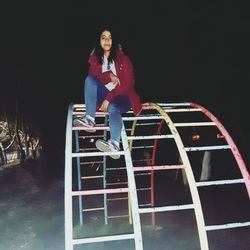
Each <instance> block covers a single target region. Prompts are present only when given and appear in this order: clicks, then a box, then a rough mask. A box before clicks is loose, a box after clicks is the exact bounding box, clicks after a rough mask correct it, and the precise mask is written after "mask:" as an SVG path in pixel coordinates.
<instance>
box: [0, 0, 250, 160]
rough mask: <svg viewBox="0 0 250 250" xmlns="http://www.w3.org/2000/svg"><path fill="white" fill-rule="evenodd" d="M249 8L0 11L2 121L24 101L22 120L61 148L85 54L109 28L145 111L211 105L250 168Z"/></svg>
mask: <svg viewBox="0 0 250 250" xmlns="http://www.w3.org/2000/svg"><path fill="white" fill-rule="evenodd" d="M52 2H53V3H52ZM247 2H248V1H240V0H239V1H231V0H229V1H219V0H217V1H211V0H210V1H184V0H180V1H68V2H67V3H65V4H64V3H63V2H62V1H60V2H59V1H58V2H57V1H56V2H55V1H50V2H45V1H39V2H37V1H30V2H23V1H19V2H17V3H15V4H14V3H13V2H12V3H5V4H1V9H0V12H1V13H0V21H1V29H0V37H1V39H0V45H1V46H0V85H1V89H0V93H1V94H0V97H1V101H0V104H1V112H4V111H7V112H10V113H11V112H12V113H13V112H14V110H15V105H16V101H17V100H18V107H19V111H20V113H21V114H22V115H24V116H26V117H28V118H29V119H30V120H32V122H33V123H34V124H35V125H36V126H37V127H38V128H39V129H40V130H41V133H43V134H44V135H45V134H46V136H45V138H46V139H45V141H46V143H47V144H50V145H53V146H54V147H58V146H59V145H64V139H65V126H66V123H65V122H66V115H67V108H68V105H69V104H70V103H71V102H73V103H82V101H83V100H82V87H83V80H84V78H85V76H86V73H87V67H88V65H87V60H88V55H89V53H90V51H91V50H92V48H93V46H94V44H95V41H96V35H97V31H98V29H99V27H100V25H102V24H111V25H112V26H113V28H114V31H115V32H116V35H117V37H118V40H119V41H120V43H121V44H122V45H123V48H124V50H125V51H126V52H127V53H128V54H129V56H130V57H131V59H132V61H133V63H134V67H135V74H136V89H137V91H138V93H139V95H140V96H141V100H142V102H147V101H153V102H186V101H188V102H189V101H190V102H196V103H198V104H200V105H202V106H204V107H205V108H207V109H208V110H210V111H211V112H212V113H213V114H214V115H215V116H217V118H218V119H219V120H220V121H221V122H222V123H223V125H224V126H225V127H226V129H227V130H228V132H229V133H230V135H231V136H232V138H233V139H234V141H235V142H236V145H237V146H238V147H239V149H240V152H241V153H242V155H243V158H244V160H245V161H246V163H248V162H250V156H249V149H250V146H249V142H250V132H249V130H248V129H249V125H250V121H249V106H250V105H249V104H250V98H249V97H248V91H247V87H248V83H249V80H250V71H249V66H250V63H249V60H250V59H249V58H250V49H249V44H250V36H249V32H250V18H249V9H248V8H247ZM4 5H5V6H4ZM47 131H50V133H49V134H47ZM248 165H249V164H248Z"/></svg>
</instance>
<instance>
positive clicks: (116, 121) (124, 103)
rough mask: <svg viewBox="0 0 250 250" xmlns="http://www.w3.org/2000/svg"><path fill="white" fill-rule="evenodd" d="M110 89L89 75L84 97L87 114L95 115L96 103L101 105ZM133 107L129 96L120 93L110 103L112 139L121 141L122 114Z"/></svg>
mask: <svg viewBox="0 0 250 250" xmlns="http://www.w3.org/2000/svg"><path fill="white" fill-rule="evenodd" d="M108 93H109V90H108V89H107V88H106V87H105V86H104V84H102V83H101V82H100V81H99V80H98V79H97V78H96V77H95V76H93V75H88V76H87V77H86V79H85V84H84V99H85V105H86V115H90V116H91V117H95V112H96V104H99V105H101V104H102V102H103V101H104V99H105V96H106V95H107V94H108ZM130 108H131V105H130V101H129V97H128V96H127V95H119V96H117V97H115V98H114V100H112V101H111V102H110V103H109V106H108V114H109V128H110V140H112V141H113V140H115V141H118V142H120V139H121V129H122V117H121V114H122V113H125V112H127V111H129V110H130Z"/></svg>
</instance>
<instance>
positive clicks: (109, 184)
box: [106, 181, 128, 186]
mask: <svg viewBox="0 0 250 250" xmlns="http://www.w3.org/2000/svg"><path fill="white" fill-rule="evenodd" d="M124 184H128V182H127V181H126V182H112V183H111V182H110V183H106V185H107V186H114V185H124Z"/></svg>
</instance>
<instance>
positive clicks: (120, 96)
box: [74, 28, 142, 159]
mask: <svg viewBox="0 0 250 250" xmlns="http://www.w3.org/2000/svg"><path fill="white" fill-rule="evenodd" d="M88 62H89V70H88V75H87V77H86V79H85V83H84V93H85V95H84V100H85V104H86V114H85V116H83V117H76V118H75V119H74V126H83V127H85V128H87V131H89V132H94V131H95V129H94V127H95V114H96V110H98V109H100V110H101V111H104V112H108V114H109V127H110V140H109V141H107V142H106V141H104V140H98V141H97V142H96V147H97V148H98V149H99V150H101V151H119V149H120V146H119V144H120V139H121V128H122V120H121V114H122V113H125V112H127V111H129V110H130V109H131V108H132V110H133V112H134V115H135V116H136V115H138V114H139V113H140V111H141V108H142V105H141V103H140V97H139V96H138V95H137V93H136V91H135V89H134V85H135V79H134V78H135V77H134V69H133V64H132V62H131V60H130V58H129V57H128V56H127V55H126V54H125V53H124V52H123V51H122V48H121V46H119V45H118V46H117V43H116V40H115V39H114V38H113V33H112V32H111V29H110V28H103V29H102V30H101V32H100V33H99V34H98V42H97V45H96V47H95V48H94V50H93V51H92V52H91V54H90V57H89V60H88ZM89 128H92V130H89ZM119 157H120V155H113V156H112V158H114V159H118V158H119Z"/></svg>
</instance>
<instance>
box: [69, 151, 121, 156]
mask: <svg viewBox="0 0 250 250" xmlns="http://www.w3.org/2000/svg"><path fill="white" fill-rule="evenodd" d="M110 155H124V151H117V152H89V153H72V157H91V156H110Z"/></svg>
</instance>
